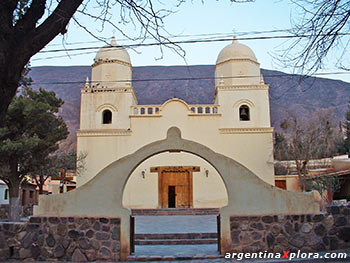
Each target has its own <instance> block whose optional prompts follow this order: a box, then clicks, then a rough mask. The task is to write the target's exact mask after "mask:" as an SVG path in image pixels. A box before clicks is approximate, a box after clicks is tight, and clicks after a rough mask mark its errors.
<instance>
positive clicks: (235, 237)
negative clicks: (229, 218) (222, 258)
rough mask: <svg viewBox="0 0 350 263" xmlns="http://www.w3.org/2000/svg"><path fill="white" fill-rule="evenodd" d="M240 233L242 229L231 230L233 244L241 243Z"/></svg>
mask: <svg viewBox="0 0 350 263" xmlns="http://www.w3.org/2000/svg"><path fill="white" fill-rule="evenodd" d="M239 233H240V231H231V238H232V244H233V245H239Z"/></svg>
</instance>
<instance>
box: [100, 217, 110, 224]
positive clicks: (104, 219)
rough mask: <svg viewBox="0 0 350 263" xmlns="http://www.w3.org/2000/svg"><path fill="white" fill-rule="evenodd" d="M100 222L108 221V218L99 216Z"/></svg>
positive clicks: (105, 222)
mask: <svg viewBox="0 0 350 263" xmlns="http://www.w3.org/2000/svg"><path fill="white" fill-rule="evenodd" d="M100 222H101V223H103V224H107V223H108V222H109V220H108V218H104V217H102V218H100Z"/></svg>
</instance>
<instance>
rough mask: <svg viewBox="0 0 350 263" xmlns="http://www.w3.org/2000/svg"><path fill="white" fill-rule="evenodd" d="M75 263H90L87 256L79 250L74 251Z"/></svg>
mask: <svg viewBox="0 0 350 263" xmlns="http://www.w3.org/2000/svg"><path fill="white" fill-rule="evenodd" d="M72 261H73V262H86V261H88V260H87V258H86V256H85V255H84V254H83V253H82V252H81V251H80V249H79V248H77V249H75V250H74V253H73V256H72Z"/></svg>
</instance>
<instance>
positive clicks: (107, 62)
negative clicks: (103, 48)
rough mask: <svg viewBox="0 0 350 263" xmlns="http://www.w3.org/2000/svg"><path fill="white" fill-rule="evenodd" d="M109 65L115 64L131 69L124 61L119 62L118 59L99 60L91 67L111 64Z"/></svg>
mask: <svg viewBox="0 0 350 263" xmlns="http://www.w3.org/2000/svg"><path fill="white" fill-rule="evenodd" d="M111 63H116V64H120V65H123V66H128V67H130V68H132V65H131V64H130V63H127V62H125V61H121V60H119V59H111V60H100V61H97V62H95V63H94V64H92V65H91V67H93V68H94V67H97V66H98V65H102V64H111Z"/></svg>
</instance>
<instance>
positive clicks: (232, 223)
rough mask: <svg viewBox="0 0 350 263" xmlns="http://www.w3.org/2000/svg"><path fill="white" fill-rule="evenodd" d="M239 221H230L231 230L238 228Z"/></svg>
mask: <svg viewBox="0 0 350 263" xmlns="http://www.w3.org/2000/svg"><path fill="white" fill-rule="evenodd" d="M239 225H240V224H239V222H237V221H233V222H231V230H232V229H238V228H239Z"/></svg>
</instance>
